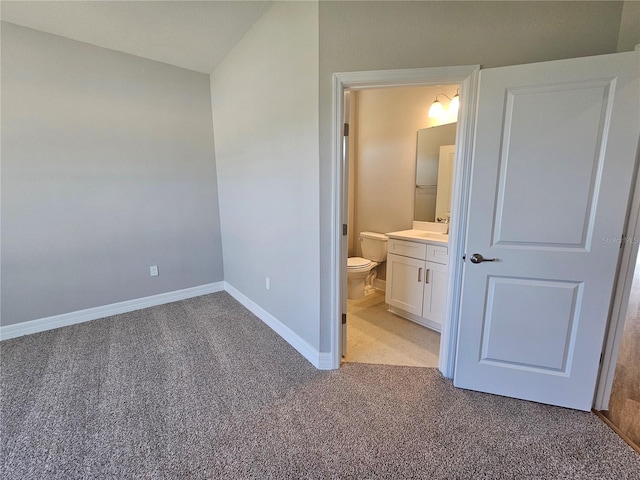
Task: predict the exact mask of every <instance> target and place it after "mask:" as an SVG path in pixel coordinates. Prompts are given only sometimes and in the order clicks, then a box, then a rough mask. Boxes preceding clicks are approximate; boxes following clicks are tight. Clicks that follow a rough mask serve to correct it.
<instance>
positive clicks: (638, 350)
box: [603, 257, 640, 452]
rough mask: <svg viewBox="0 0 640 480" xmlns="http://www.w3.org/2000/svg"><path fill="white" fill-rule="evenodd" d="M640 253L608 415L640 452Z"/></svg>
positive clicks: (606, 413)
mask: <svg viewBox="0 0 640 480" xmlns="http://www.w3.org/2000/svg"><path fill="white" fill-rule="evenodd" d="M638 378H640V257H638V258H637V259H636V264H635V270H634V275H633V282H632V285H631V292H630V295H629V303H628V307H627V314H626V317H625V322H624V329H623V332H622V339H621V342H620V349H619V351H618V361H617V364H616V369H615V375H614V377H613V386H612V389H611V397H610V399H609V407H608V410H606V411H605V412H603V414H604V415H605V417H607V419H609V421H610V422H611V423H612V424H613V425H614V426H615V427H616V429H617V430H618V431H619V432H620V433H621V434H622V436H623V437H626V439H627V441H629V443H631V444H632V445H633V446H634V447H635V449H636V450H637V451H639V452H640V384H639V383H638Z"/></svg>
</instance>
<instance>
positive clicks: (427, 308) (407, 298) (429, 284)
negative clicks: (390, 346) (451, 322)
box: [385, 238, 448, 332]
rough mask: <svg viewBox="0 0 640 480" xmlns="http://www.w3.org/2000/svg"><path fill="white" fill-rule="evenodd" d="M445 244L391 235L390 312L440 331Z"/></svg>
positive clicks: (389, 245)
mask: <svg viewBox="0 0 640 480" xmlns="http://www.w3.org/2000/svg"><path fill="white" fill-rule="evenodd" d="M447 250H448V249H447V246H446V245H441V244H438V243H435V242H434V243H433V244H432V243H423V242H412V241H406V240H399V239H394V238H390V239H389V241H388V245H387V251H388V254H387V285H386V295H385V301H386V303H387V304H388V305H389V310H390V311H392V312H393V313H395V314H397V315H400V316H402V317H405V318H407V319H409V320H413V321H414V322H416V323H419V324H421V325H424V326H425V327H429V328H432V329H433V330H436V331H438V332H439V331H440V330H441V329H442V321H443V319H444V312H445V305H446V301H447Z"/></svg>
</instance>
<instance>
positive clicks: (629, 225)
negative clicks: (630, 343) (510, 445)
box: [593, 139, 640, 410]
mask: <svg viewBox="0 0 640 480" xmlns="http://www.w3.org/2000/svg"><path fill="white" fill-rule="evenodd" d="M639 165H640V139H639V140H638V148H637V150H636V166H635V172H634V183H635V184H634V185H632V186H631V192H632V195H631V198H630V204H629V207H628V211H627V219H626V220H625V227H624V230H623V233H622V236H621V237H620V238H619V239H613V241H619V242H620V249H621V252H620V256H619V257H618V273H617V275H616V282H615V285H614V287H613V299H612V300H613V303H612V305H611V311H610V314H609V323H608V325H607V331H606V336H605V340H604V345H603V351H602V361H601V365H600V373H599V375H598V383H597V385H596V392H595V399H594V405H593V408H594V409H595V410H608V408H609V399H610V397H611V389H612V388H613V378H614V375H615V371H616V366H617V363H618V353H619V351H620V343H621V342H622V334H623V331H624V323H625V320H626V316H627V308H628V306H629V298H630V295H631V286H632V284H633V276H634V273H635V270H636V259H637V257H638V247H639V244H640V173H639Z"/></svg>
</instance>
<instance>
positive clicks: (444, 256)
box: [427, 245, 449, 265]
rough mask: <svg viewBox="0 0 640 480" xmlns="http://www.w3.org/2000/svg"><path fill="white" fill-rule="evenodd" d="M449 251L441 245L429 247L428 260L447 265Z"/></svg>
mask: <svg viewBox="0 0 640 480" xmlns="http://www.w3.org/2000/svg"><path fill="white" fill-rule="evenodd" d="M448 252H449V249H448V248H447V247H444V246H440V245H427V260H429V261H430V262H434V263H441V264H443V265H446V264H447V260H448V256H449V255H448Z"/></svg>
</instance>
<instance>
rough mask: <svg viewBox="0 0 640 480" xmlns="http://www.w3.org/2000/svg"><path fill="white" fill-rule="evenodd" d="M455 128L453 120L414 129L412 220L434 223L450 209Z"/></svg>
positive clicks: (446, 214) (455, 124)
mask: <svg viewBox="0 0 640 480" xmlns="http://www.w3.org/2000/svg"><path fill="white" fill-rule="evenodd" d="M456 127H457V123H449V124H446V125H438V126H437V127H430V128H423V129H421V130H418V139H417V146H416V189H415V205H414V214H413V219H414V220H416V221H420V222H435V221H437V218H438V217H440V218H443V217H445V216H448V214H449V212H450V209H451V207H450V206H451V182H452V180H453V157H454V150H453V146H454V145H455V142H456ZM441 147H444V148H443V149H442V150H443V151H442V158H443V160H442V165H440V164H441V160H440V158H441Z"/></svg>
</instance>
